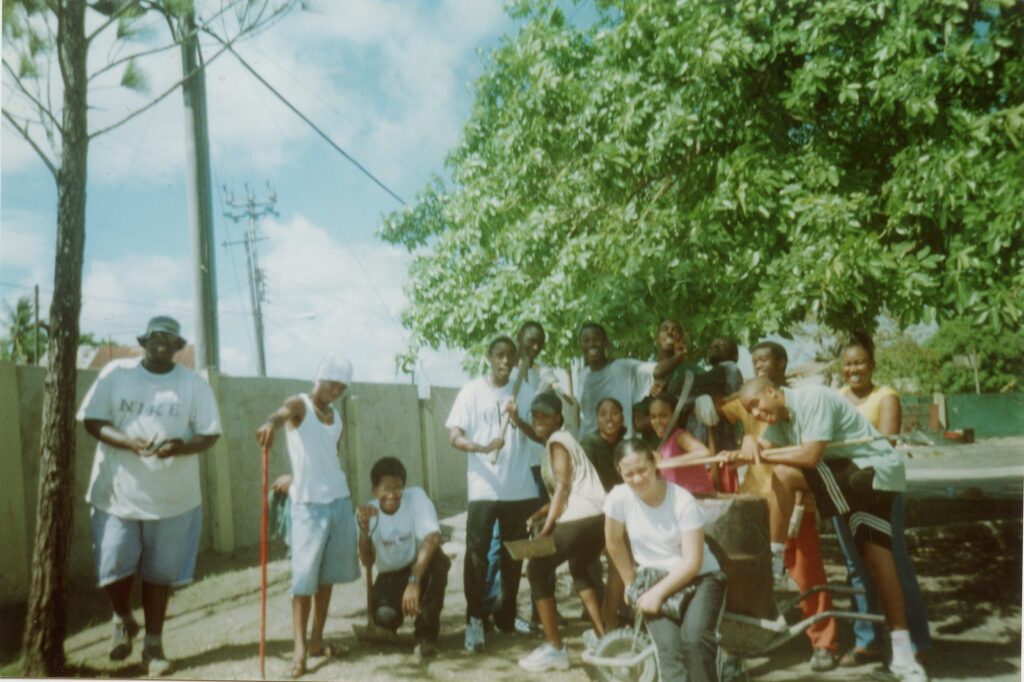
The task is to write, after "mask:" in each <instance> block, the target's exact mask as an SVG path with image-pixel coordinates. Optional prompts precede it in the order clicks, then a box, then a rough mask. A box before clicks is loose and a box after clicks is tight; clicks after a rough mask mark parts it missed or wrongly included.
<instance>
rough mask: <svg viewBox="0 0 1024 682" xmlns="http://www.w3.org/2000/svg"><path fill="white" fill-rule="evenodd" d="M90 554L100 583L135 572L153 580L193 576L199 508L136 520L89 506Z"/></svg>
mask: <svg viewBox="0 0 1024 682" xmlns="http://www.w3.org/2000/svg"><path fill="white" fill-rule="evenodd" d="M89 517H90V522H91V525H92V550H93V551H92V554H93V561H94V562H95V564H96V576H97V578H98V580H99V586H100V587H106V586H107V585H109V584H111V583H115V582H117V581H118V580H121V579H122V578H127V577H128V576H130V575H134V574H136V573H138V574H139V577H140V578H142V580H143V581H144V582H147V583H151V584H153V585H171V586H177V585H185V584H188V583H190V582H192V573H193V572H194V571H195V568H196V555H197V554H198V553H199V533H200V531H201V530H202V527H203V508H202V507H201V506H200V507H196V508H195V509H192V510H190V511H187V512H185V513H184V514H179V515H178V516H172V517H171V518H168V519H153V520H146V521H140V520H138V519H125V518H121V517H120V516H114V515H113V514H108V513H107V512H105V511H103V510H102V509H97V508H96V507H91V510H90V513H89Z"/></svg>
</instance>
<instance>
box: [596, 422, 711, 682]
mask: <svg viewBox="0 0 1024 682" xmlns="http://www.w3.org/2000/svg"><path fill="white" fill-rule="evenodd" d="M615 459H616V466H617V467H618V470H619V473H620V474H621V475H622V480H623V481H624V483H623V484H621V485H617V486H615V488H613V489H612V491H611V492H610V493H608V497H607V499H606V500H605V504H604V513H605V544H606V546H607V549H608V555H609V556H610V557H611V559H612V561H613V562H614V563H615V567H616V568H617V569H618V571H619V575H621V576H622V579H623V581H624V582H625V583H626V584H627V585H629V584H631V583H632V582H633V581H634V579H635V578H636V575H637V569H638V568H651V569H655V570H657V571H659V572H660V574H662V575H663V577H661V579H660V580H658V581H657V582H655V583H654V585H652V586H651V587H650V588H649V589H648V590H647V591H645V592H643V594H641V595H640V596H639V599H637V601H636V603H635V604H634V606H635V607H636V608H638V609H640V611H642V612H643V614H644V617H645V619H646V622H647V630H648V632H650V634H651V638H652V639H653V640H654V644H655V647H656V648H657V650H658V667H659V669H660V672H661V679H662V680H664V681H665V682H674V681H675V680H716V679H718V678H717V672H716V667H715V661H716V654H717V646H718V644H717V639H716V635H715V628H716V627H717V624H718V618H719V615H720V613H721V610H722V606H723V603H724V600H725V574H724V573H722V572H721V569H720V568H719V565H718V561H717V560H716V559H715V556H714V555H713V554H712V553H711V550H710V549H709V548H708V545H707V543H706V542H705V541H704V515H703V513H702V512H701V510H700V507H699V506H698V504H697V501H696V500H695V499H694V497H693V495H691V494H690V493H688V492H687V491H686V490H684V489H683V488H681V487H679V486H677V485H675V484H674V483H669V482H667V481H665V480H664V479H663V478H661V476H659V474H658V468H657V455H656V454H655V453H654V451H653V450H651V448H650V447H649V446H648V445H646V444H645V443H644V442H643V441H641V440H639V439H636V438H632V439H629V440H626V441H623V442H622V443H621V444H620V445H619V446H618V448H616V450H615ZM627 537H628V540H629V541H628V544H627ZM631 550H632V551H631ZM688 586H693V590H694V593H693V596H692V597H691V598H690V600H689V603H688V605H687V606H686V607H685V611H684V613H683V615H682V619H681V620H673V619H671V618H668V617H665V616H664V615H662V613H661V611H662V605H663V604H664V603H665V601H666V600H667V599H668V598H669V597H671V596H672V595H673V594H675V593H676V592H678V591H680V590H682V589H683V588H687V587H688ZM629 592H633V590H629Z"/></svg>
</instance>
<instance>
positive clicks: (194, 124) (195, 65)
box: [178, 12, 220, 369]
mask: <svg viewBox="0 0 1024 682" xmlns="http://www.w3.org/2000/svg"><path fill="white" fill-rule="evenodd" d="M178 30H179V32H180V36H181V68H182V73H183V74H184V75H185V76H186V77H187V79H186V80H185V82H184V83H183V84H182V86H181V92H182V95H184V100H185V161H186V165H187V166H188V173H187V177H186V183H185V185H186V187H187V188H188V221H189V231H190V232H191V235H192V254H193V259H192V264H193V266H192V281H193V285H194V287H195V299H196V317H195V321H196V331H195V346H196V369H202V368H206V367H212V368H214V369H217V368H219V367H220V339H219V334H218V331H217V262H216V257H215V254H214V246H213V190H212V189H211V184H210V177H211V173H210V141H209V137H208V135H207V129H206V72H205V70H204V68H203V63H202V55H201V54H200V52H199V38H198V36H197V34H196V23H195V14H194V13H193V12H187V13H185V16H184V17H183V18H182V20H181V23H180V24H179V27H178ZM189 74H192V75H191V76H190V77H189Z"/></svg>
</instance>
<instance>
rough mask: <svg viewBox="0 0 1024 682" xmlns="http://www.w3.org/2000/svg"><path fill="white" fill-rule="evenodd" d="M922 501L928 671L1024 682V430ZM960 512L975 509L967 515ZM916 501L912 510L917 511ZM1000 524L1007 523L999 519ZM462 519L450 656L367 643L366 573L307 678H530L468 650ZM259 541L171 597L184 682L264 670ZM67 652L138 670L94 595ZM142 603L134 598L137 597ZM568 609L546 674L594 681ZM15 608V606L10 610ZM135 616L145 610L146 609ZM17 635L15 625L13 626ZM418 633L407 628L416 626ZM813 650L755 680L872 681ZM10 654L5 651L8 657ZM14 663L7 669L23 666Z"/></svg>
mask: <svg viewBox="0 0 1024 682" xmlns="http://www.w3.org/2000/svg"><path fill="white" fill-rule="evenodd" d="M908 470H909V476H910V480H911V485H910V496H911V497H912V498H922V497H924V498H929V499H926V500H924V501H923V502H915V503H914V504H918V507H919V508H918V513H917V514H916V518H917V522H916V523H917V524H919V525H921V526H923V527H918V528H914V529H913V530H912V531H910V532H909V537H910V544H911V547H912V548H913V549H912V551H913V553H914V558H915V565H916V566H917V568H918V572H919V575H920V577H921V581H922V587H923V588H924V590H925V593H926V599H927V600H928V606H929V610H930V619H931V623H932V633H933V636H934V637H935V650H934V652H933V653H932V655H931V656H930V658H929V661H928V669H929V671H930V674H931V676H932V679H936V680H941V679H949V680H974V679H988V680H1007V681H1009V680H1014V681H1017V680H1020V679H1021V664H1020V662H1021V551H1022V550H1021V520H1020V511H1019V509H1020V500H1021V485H1022V481H1024V439H1015V442H1014V443H1001V444H999V446H998V447H992V448H987V449H979V448H973V449H967V450H966V451H962V450H961V449H954V450H953V451H950V450H949V449H947V448H941V449H937V450H934V451H932V452H923V453H917V454H915V457H914V458H913V459H912V460H910V463H909V465H908ZM964 510H970V513H969V514H968V513H965V512H964ZM913 511H914V510H913V509H911V510H910V511H908V518H909V517H915V514H914V513H913ZM993 519H997V520H993ZM462 520H463V517H461V516H459V515H455V516H450V517H449V518H447V519H446V520H445V523H446V524H447V525H448V526H450V527H451V529H452V531H453V532H452V539H453V542H450V543H448V544H447V545H446V548H447V549H448V550H449V552H450V553H452V554H453V555H454V557H453V558H454V562H453V563H454V565H453V567H452V570H451V573H450V576H449V588H448V593H447V600H446V606H445V612H444V623H443V629H442V636H441V642H440V644H441V649H442V651H441V655H440V656H439V657H438V658H436V659H434V660H432V661H431V662H429V663H427V664H420V663H417V662H416V661H415V660H414V659H413V658H412V656H411V655H410V652H411V649H412V642H411V639H406V641H405V643H404V644H401V645H398V646H366V645H364V644H361V643H358V642H357V641H356V640H355V639H354V637H353V635H352V625H353V624H354V623H363V622H365V618H366V612H365V594H364V591H363V583H362V581H360V582H358V583H353V584H350V585H346V586H342V587H339V588H338V589H336V591H335V596H334V599H333V602H332V608H331V613H330V617H329V621H328V626H327V632H328V635H329V639H330V641H332V643H335V644H343V645H346V646H347V647H348V648H349V649H350V651H349V653H348V655H347V656H345V657H343V658H338V659H333V660H324V659H312V660H311V666H310V667H311V669H310V672H309V673H308V675H307V676H306V678H304V679H310V680H358V681H359V682H369V681H371V680H394V679H407V680H421V679H439V680H478V679H482V678H483V679H488V680H490V681H493V682H497V681H499V680H523V679H529V676H528V675H525V674H523V673H522V672H521V671H520V670H519V669H518V668H517V667H516V664H515V660H516V659H517V658H518V657H520V656H523V655H525V654H526V653H528V652H529V651H530V650H531V649H532V648H533V647H534V646H536V645H537V644H538V643H539V642H540V640H539V639H537V638H532V637H520V636H509V635H492V636H490V638H489V639H488V643H487V650H486V653H485V654H483V655H471V654H468V653H466V652H464V651H463V650H462V621H463V613H464V607H465V602H464V600H463V597H462V580H461V576H462V561H461V546H460V543H459V535H460V531H459V526H460V525H461V523H462ZM822 546H823V551H824V552H825V554H826V562H827V569H828V572H829V577H830V580H833V581H836V582H839V581H841V580H842V578H843V575H844V569H842V568H841V567H840V565H841V561H840V557H839V553H838V549H837V548H836V546H835V540H834V538H832V537H829V536H827V535H826V536H824V537H823V538H822ZM273 556H274V560H273V561H272V563H271V564H270V570H269V575H270V591H269V592H270V593H269V608H268V615H269V623H268V652H269V653H268V660H267V676H268V678H271V679H280V678H281V677H283V676H284V675H285V674H286V673H287V670H288V667H289V659H290V652H291V639H290V597H289V594H288V562H287V560H286V559H285V558H284V552H283V548H281V547H277V548H275V552H274V555H273ZM257 563H258V554H257V552H256V551H255V550H246V551H240V552H236V553H235V554H233V555H231V556H213V555H210V556H206V557H203V558H201V560H200V566H199V570H198V574H197V575H198V576H200V577H199V578H198V579H197V581H196V582H195V583H193V584H192V585H190V586H188V587H186V588H184V589H182V590H180V591H179V592H178V593H177V594H176V595H175V596H174V598H173V600H172V602H171V606H170V613H169V618H168V622H167V628H166V631H165V648H166V651H167V654H168V656H169V658H171V659H172V660H173V661H174V664H175V669H174V672H173V673H172V675H173V676H174V677H177V678H188V679H216V680H229V679H259V669H258V663H257V661H258V658H257V641H258V632H259V630H258V627H259V570H258V568H257ZM528 592H529V588H528V586H527V584H526V582H525V580H524V581H523V585H522V589H521V599H520V610H521V612H524V613H525V612H528V610H529V606H528V596H527V595H528ZM72 600H73V601H72V613H71V633H72V634H71V636H70V637H69V638H68V640H67V652H68V656H69V659H70V660H71V661H72V662H73V663H75V664H77V665H78V666H80V667H79V671H80V672H81V673H82V674H84V675H87V676H90V677H93V676H98V677H139V676H142V675H143V674H144V669H143V667H142V666H141V663H140V662H139V647H138V646H137V647H136V651H135V653H134V654H133V655H132V657H130V659H129V661H128V662H126V663H121V664H114V663H111V662H110V661H108V660H107V657H106V651H107V648H108V637H109V624H108V618H109V608H108V607H107V606H106V604H105V603H104V602H103V599H102V597H101V595H100V594H99V592H98V591H96V590H77V591H76V592H75V593H74V594H73V595H72ZM136 601H137V597H136ZM559 609H560V611H561V613H562V614H563V616H564V617H566V619H567V624H566V626H565V627H564V628H563V632H564V633H565V635H566V643H567V645H568V646H569V648H570V651H571V654H572V660H573V666H574V667H573V668H572V669H571V670H570V671H569V672H566V673H552V674H547V675H545V676H544V677H545V680H549V681H550V682H560V681H562V680H586V679H592V677H593V672H592V671H591V670H589V669H588V668H587V667H585V666H583V665H582V663H581V661H580V658H579V654H580V651H581V648H582V642H581V639H580V636H581V634H582V632H583V630H584V629H585V625H584V624H583V622H582V621H581V620H580V619H579V617H578V615H579V612H580V609H579V604H578V601H577V600H576V599H575V597H570V596H566V597H565V598H563V599H562V600H561V601H560V605H559ZM7 615H8V617H10V614H7ZM136 617H137V618H139V619H140V621H141V618H142V614H141V609H140V610H137V612H136ZM5 630H8V631H9V629H8V628H5ZM407 637H408V635H407ZM841 641H842V642H843V644H844V645H848V642H849V641H850V635H849V630H848V628H846V627H844V626H841ZM809 656H810V647H809V645H808V643H807V641H806V640H805V639H803V638H799V639H796V640H793V641H792V642H791V643H790V644H789V645H787V646H786V647H783V648H782V649H780V650H778V651H776V652H775V653H774V654H773V655H772V656H771V657H770V658H763V659H752V660H749V661H748V662H747V669H748V672H749V674H750V676H751V678H757V679H763V680H773V681H776V680H777V681H782V680H787V681H788V680H808V679H824V680H867V679H872V668H871V667H865V668H860V669H853V670H849V669H844V670H839V671H835V672H832V673H826V674H819V675H817V676H815V675H813V674H812V673H811V672H810V669H809V668H808V666H807V663H806V662H807V659H808V658H809ZM3 663H5V664H6V663H9V659H8V660H5V661H3ZM14 672H15V669H13V668H11V667H10V666H9V665H8V667H7V668H5V669H4V673H5V674H14Z"/></svg>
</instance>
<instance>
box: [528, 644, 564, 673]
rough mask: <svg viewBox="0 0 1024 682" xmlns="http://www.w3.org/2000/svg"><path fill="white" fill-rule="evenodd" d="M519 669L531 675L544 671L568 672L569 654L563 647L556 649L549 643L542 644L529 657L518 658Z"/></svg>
mask: <svg viewBox="0 0 1024 682" xmlns="http://www.w3.org/2000/svg"><path fill="white" fill-rule="evenodd" d="M519 667H520V668H522V669H523V670H526V671H529V672H531V673H542V672H544V671H545V670H568V669H569V652H567V651H566V650H565V648H564V647H563V648H561V649H556V648H555V647H553V646H551V644H550V643H548V642H544V643H543V644H541V645H540V646H539V647H537V648H536V649H534V650H533V651H532V652H531V653H530V655H529V656H524V657H523V658H520V659H519Z"/></svg>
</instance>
